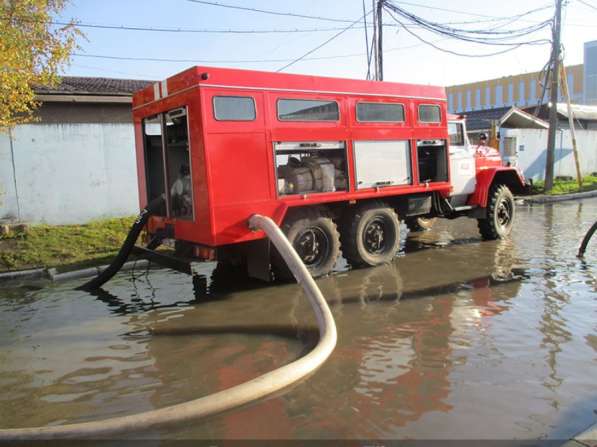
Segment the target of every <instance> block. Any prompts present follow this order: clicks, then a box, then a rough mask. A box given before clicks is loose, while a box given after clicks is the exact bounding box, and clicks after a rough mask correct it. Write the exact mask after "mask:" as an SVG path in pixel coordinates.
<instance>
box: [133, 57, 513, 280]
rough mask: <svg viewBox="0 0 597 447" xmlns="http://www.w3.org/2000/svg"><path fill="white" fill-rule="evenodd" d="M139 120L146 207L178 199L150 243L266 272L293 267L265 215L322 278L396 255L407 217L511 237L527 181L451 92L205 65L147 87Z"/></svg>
mask: <svg viewBox="0 0 597 447" xmlns="http://www.w3.org/2000/svg"><path fill="white" fill-rule="evenodd" d="M133 114H134V122H135V135H136V151H137V167H138V177H139V196H140V202H141V207H142V208H143V207H145V206H146V205H147V204H148V203H149V202H150V201H152V199H154V198H156V197H165V200H164V202H163V205H161V207H160V209H159V210H157V212H155V213H154V215H152V216H151V217H150V218H149V220H148V225H147V231H148V234H149V237H150V238H154V239H153V240H156V239H157V240H159V241H161V240H162V239H163V238H166V239H173V240H174V241H175V246H176V250H177V254H178V255H179V256H181V257H185V258H191V259H196V260H197V259H198V260H216V259H217V260H218V261H222V262H230V263H237V264H238V263H243V264H244V265H246V266H247V268H248V272H249V274H250V275H251V276H253V277H257V278H261V279H265V280H268V279H270V278H271V271H273V272H274V273H275V275H277V276H279V277H284V276H286V275H288V271H287V270H286V269H285V267H284V263H283V262H282V260H281V259H280V257H279V255H277V253H276V252H275V250H274V249H273V248H272V249H271V250H270V246H269V243H268V241H267V239H265V236H264V234H263V233H262V232H254V231H251V229H250V228H249V227H248V224H247V222H248V219H249V218H250V216H251V215H252V214H254V213H259V214H262V215H265V216H269V217H271V218H272V219H273V220H274V221H275V222H276V223H277V224H278V225H279V226H280V227H282V229H283V231H284V232H285V233H286V235H287V237H288V239H289V240H290V242H291V243H292V244H293V246H294V247H295V249H296V251H297V252H298V254H299V256H300V257H301V258H302V260H303V262H304V263H305V264H306V266H307V267H308V269H309V271H310V272H311V274H312V275H313V276H322V275H325V274H328V273H329V272H330V271H331V270H332V268H333V267H334V264H335V263H336V261H337V259H338V258H339V256H340V255H341V254H342V255H343V256H344V257H345V258H346V259H347V260H348V262H349V263H350V264H352V265H354V266H372V265H377V264H381V263H385V262H388V261H390V260H391V259H392V258H393V257H394V256H395V254H396V252H397V250H398V245H399V239H400V238H399V232H400V221H401V220H404V221H405V222H407V224H409V225H410V226H411V227H412V226H416V225H425V224H426V222H428V221H426V220H425V219H432V218H435V217H443V218H449V219H453V218H456V217H460V216H469V217H472V218H476V219H478V222H479V230H480V233H481V235H482V237H483V238H485V239H496V238H501V237H504V236H506V235H508V234H509V232H510V230H511V228H512V223H513V218H514V199H513V196H512V193H513V192H520V191H522V190H523V188H524V179H523V177H522V175H521V174H520V172H518V170H516V169H515V168H512V167H506V166H503V165H502V161H501V158H500V156H499V153H498V152H497V151H495V150H493V149H490V148H488V147H485V146H483V147H479V146H477V147H475V146H471V145H469V144H468V139H467V136H466V128H465V124H464V120H463V119H460V118H458V117H454V116H453V117H450V116H449V115H448V113H447V108H446V95H445V91H444V89H443V88H441V87H433V86H426V85H412V84H401V83H392V82H375V81H363V80H351V79H338V78H329V77H320V76H303V75H294V74H282V73H269V72H260V71H248V70H236V69H227V68H214V67H193V68H190V69H188V70H186V71H184V72H182V73H179V74H177V75H175V76H172V77H170V78H168V79H167V80H165V81H162V82H159V83H155V84H154V85H152V86H149V87H147V88H145V89H144V90H142V91H140V92H138V93H136V94H135V96H134V97H133ZM150 245H151V247H150V248H153V247H155V246H156V245H157V244H156V243H151V244H150ZM147 251H150V250H147ZM146 254H148V255H149V253H146ZM270 266H271V267H272V269H271V270H270Z"/></svg>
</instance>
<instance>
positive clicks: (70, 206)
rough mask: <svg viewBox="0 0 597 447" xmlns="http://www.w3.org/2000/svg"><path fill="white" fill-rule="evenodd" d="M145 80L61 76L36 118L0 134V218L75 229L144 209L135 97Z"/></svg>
mask: <svg viewBox="0 0 597 447" xmlns="http://www.w3.org/2000/svg"><path fill="white" fill-rule="evenodd" d="M147 84H148V81H137V80H129V79H106V78H81V77H64V78H63V79H62V83H61V84H60V85H59V86H58V87H57V88H55V89H47V88H36V93H37V97H38V99H39V100H40V101H41V102H42V105H41V107H40V108H39V110H38V112H37V116H38V118H39V120H38V121H37V122H33V123H30V124H23V125H19V126H16V127H15V128H14V129H12V130H11V131H10V132H9V133H8V134H6V133H0V221H8V222H13V221H23V222H31V223H41V222H45V223H50V224H70V223H84V222H88V221H89V220H92V219H97V218H103V217H117V216H126V215H131V214H135V213H136V212H137V211H138V209H139V204H138V187H137V168H136V159H135V139H134V129H133V121H132V111H131V102H132V93H133V92H135V91H137V90H139V89H141V88H143V87H145V86H146V85H147Z"/></svg>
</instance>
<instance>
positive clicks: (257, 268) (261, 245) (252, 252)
mask: <svg viewBox="0 0 597 447" xmlns="http://www.w3.org/2000/svg"><path fill="white" fill-rule="evenodd" d="M246 256H247V274H248V275H249V277H251V278H255V279H260V280H261V281H266V282H270V281H271V280H272V275H271V266H270V259H271V258H270V241H269V239H261V240H258V241H252V242H249V243H248V244H247V246H246Z"/></svg>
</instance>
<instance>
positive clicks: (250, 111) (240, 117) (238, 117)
mask: <svg viewBox="0 0 597 447" xmlns="http://www.w3.org/2000/svg"><path fill="white" fill-rule="evenodd" d="M213 108H214V118H215V119H216V120H218V121H253V120H255V117H256V116H257V114H256V112H255V100H254V99H253V98H252V97H250V96H214V99H213Z"/></svg>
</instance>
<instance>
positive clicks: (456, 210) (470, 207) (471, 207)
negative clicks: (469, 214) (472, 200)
mask: <svg viewBox="0 0 597 447" xmlns="http://www.w3.org/2000/svg"><path fill="white" fill-rule="evenodd" d="M473 208H474V206H470V205H464V206H455V207H454V211H455V212H458V211H468V210H472V209H473Z"/></svg>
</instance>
